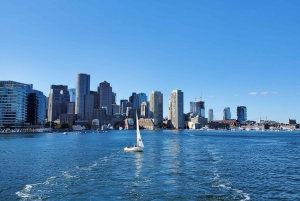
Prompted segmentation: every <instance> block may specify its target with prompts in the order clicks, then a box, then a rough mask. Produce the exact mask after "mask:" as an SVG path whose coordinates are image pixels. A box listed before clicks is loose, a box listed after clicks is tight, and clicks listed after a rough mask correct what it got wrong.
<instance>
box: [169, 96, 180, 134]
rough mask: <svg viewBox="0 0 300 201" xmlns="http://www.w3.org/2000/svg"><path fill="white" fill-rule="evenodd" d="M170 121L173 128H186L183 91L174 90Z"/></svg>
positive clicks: (171, 100) (170, 104) (170, 99)
mask: <svg viewBox="0 0 300 201" xmlns="http://www.w3.org/2000/svg"><path fill="white" fill-rule="evenodd" d="M168 119H169V120H170V121H171V125H172V127H173V128H175V129H183V128H184V116H183V92H182V91H181V90H174V91H172V93H171V94H170V98H169V115H168Z"/></svg>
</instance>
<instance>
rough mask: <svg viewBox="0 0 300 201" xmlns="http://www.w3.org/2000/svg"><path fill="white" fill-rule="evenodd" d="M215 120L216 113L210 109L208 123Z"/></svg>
mask: <svg viewBox="0 0 300 201" xmlns="http://www.w3.org/2000/svg"><path fill="white" fill-rule="evenodd" d="M213 120H214V111H213V110H212V109H208V122H211V121H213Z"/></svg>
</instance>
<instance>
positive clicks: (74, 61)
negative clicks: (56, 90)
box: [0, 1, 300, 123]
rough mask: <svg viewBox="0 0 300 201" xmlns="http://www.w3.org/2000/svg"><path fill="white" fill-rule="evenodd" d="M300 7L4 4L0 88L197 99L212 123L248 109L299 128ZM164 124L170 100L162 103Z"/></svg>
mask: <svg viewBox="0 0 300 201" xmlns="http://www.w3.org/2000/svg"><path fill="white" fill-rule="evenodd" d="M299 7H300V3H299V2H298V1H289V2H287V3H282V2H281V1H264V2H260V1H251V2H237V1H228V2H223V1H214V2H206V1H202V2H197V1H190V2H172V4H169V3H167V2H143V3H141V2H134V1H128V2H126V3H113V2H90V3H89V4H87V3H81V2H72V3H70V2H59V1H57V2H33V1H27V2H19V3H17V4H16V3H13V2H9V1H3V2H0V12H1V13H2V19H1V20H0V27H1V30H3V31H2V32H1V33H0V43H1V47H0V69H1V74H0V80H13V81H17V82H21V83H28V84H33V86H34V88H35V89H36V90H39V91H42V92H43V93H44V95H46V96H48V94H49V93H50V85H67V86H68V88H75V87H76V85H75V79H74V77H75V75H76V74H78V73H86V74H89V75H91V78H90V79H91V82H90V87H91V90H93V91H97V86H98V85H99V83H100V82H102V81H104V80H107V81H108V82H109V83H111V85H112V86H113V88H114V92H115V93H117V101H116V103H119V101H120V99H123V98H126V99H127V98H128V97H129V96H130V94H131V93H132V92H136V93H140V92H143V93H146V94H147V95H149V94H150V93H151V92H152V91H160V92H162V93H163V94H169V93H170V92H171V91H173V90H174V89H180V90H182V91H183V92H184V100H185V101H184V112H185V113H187V112H188V110H189V102H190V101H193V100H195V99H197V100H200V96H201V94H202V97H203V99H204V101H205V110H206V115H205V116H207V112H208V109H213V111H214V116H215V118H216V119H222V111H223V109H224V107H230V108H231V109H232V118H236V115H235V113H236V112H235V110H236V107H237V106H241V105H243V106H246V107H247V119H249V120H255V121H259V119H260V118H261V119H266V118H267V119H269V120H277V121H279V122H283V123H286V122H287V119H289V118H290V119H299V116H300V107H299V102H300V81H299V78H298V75H299V74H300V68H299V64H300V62H299V58H298V55H299V53H300V52H299V51H300V50H299V48H298V47H299V42H300V40H299V35H300V33H299V32H300V31H299V26H298V24H299V14H298V11H299ZM163 103H164V105H163V108H164V112H163V114H164V117H165V116H167V114H168V112H167V108H168V95H166V96H164V97H163Z"/></svg>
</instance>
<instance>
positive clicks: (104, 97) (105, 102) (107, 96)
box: [98, 81, 112, 115]
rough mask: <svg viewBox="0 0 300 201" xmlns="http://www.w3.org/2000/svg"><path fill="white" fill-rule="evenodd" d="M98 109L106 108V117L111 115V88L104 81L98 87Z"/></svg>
mask: <svg viewBox="0 0 300 201" xmlns="http://www.w3.org/2000/svg"><path fill="white" fill-rule="evenodd" d="M98 97H99V108H107V115H112V87H111V86H110V84H109V83H108V82H106V81H103V82H101V83H100V84H99V86H98Z"/></svg>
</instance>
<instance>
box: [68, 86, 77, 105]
mask: <svg viewBox="0 0 300 201" xmlns="http://www.w3.org/2000/svg"><path fill="white" fill-rule="evenodd" d="M69 94H70V102H75V100H76V89H75V88H72V89H69Z"/></svg>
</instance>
